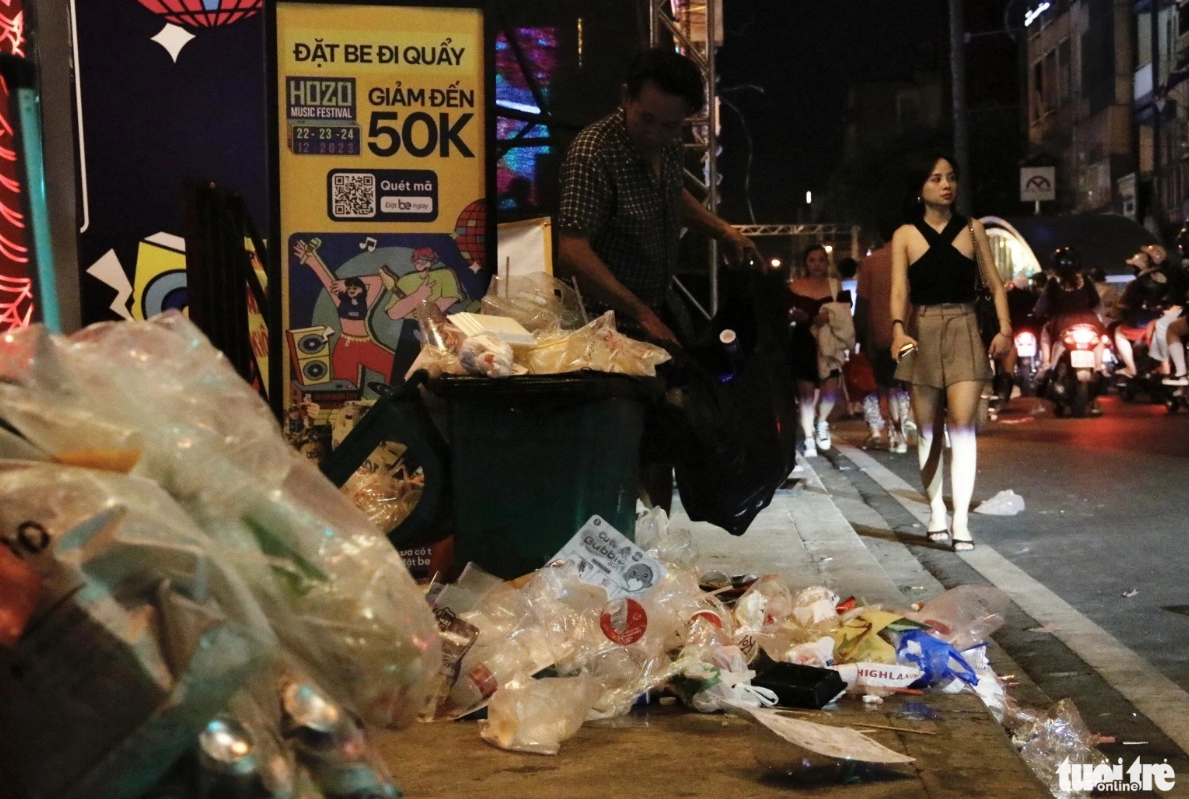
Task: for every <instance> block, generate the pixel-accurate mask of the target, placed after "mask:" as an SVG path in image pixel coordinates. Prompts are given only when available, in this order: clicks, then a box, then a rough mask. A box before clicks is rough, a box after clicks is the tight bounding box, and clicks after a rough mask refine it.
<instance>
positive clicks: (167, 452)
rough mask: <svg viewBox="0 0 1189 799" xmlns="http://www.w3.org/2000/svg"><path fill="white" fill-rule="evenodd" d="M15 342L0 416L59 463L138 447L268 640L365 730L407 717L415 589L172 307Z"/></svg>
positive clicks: (141, 463) (426, 675) (384, 544)
mask: <svg viewBox="0 0 1189 799" xmlns="http://www.w3.org/2000/svg"><path fill="white" fill-rule="evenodd" d="M10 338H11V340H6V342H5V345H4V347H3V348H0V377H3V379H2V380H0V418H3V419H4V420H5V421H6V422H7V423H8V424H9V425H11V426H12V427H13V428H15V429H17V430H18V431H19V432H20V433H21V434H22V435H24V436H25V437H26V438H27V439H28V440H29V441H30V442H31V443H33V444H34V445H36V446H38V447H39V448H41V449H43V450H44V451H46V452H48V453H50V454H52V455H54V456H55V457H56V458H58V459H63V458H69V457H72V456H77V455H79V453H84V454H85V453H95V452H98V451H108V452H110V451H121V452H139V453H140V455H139V458H138V459H137V460H136V462H135V468H134V469H133V471H132V474H133V475H134V476H136V477H139V478H147V479H148V480H149V481H152V482H154V483H157V484H158V485H159V486H160V487H161V488H162V489H164V490H165V491H166V492H167V493H168V494H169V495H171V496H172V497H173V498H174V500H175V501H176V502H177V503H178V505H179V506H180V507H181V508H183V509H184V511H185V513H186V514H187V515H188V516H189V518H190V519H191V520H192V521H193V522H195V523H196V524H197V526H198V527H199V528H200V529H201V530H202V531H203V532H204V533H205V534H206V535H207V536H209V538H210V540H211V541H212V542H213V543H214V544H216V545H217V546H218V547H220V548H222V549H224V550H226V551H227V552H228V553H230V554H229V555H228V560H229V562H233V563H235V564H236V568H237V570H239V571H241V572H242V573H243V577H244V579H245V581H246V583H247V585H248V586H249V588H250V590H251V591H252V594H253V595H254V596H255V599H256V600H257V601H258V602H259V603H260V604H261V607H262V608H264V610H265V612H266V614H267V615H268V617H269V621H270V623H271V624H272V627H273V630H274V632H275V633H276V634H277V635H278V637H279V638H281V640H282V641H283V643H284V644H285V645H286V646H288V647H289V648H290V649H291V650H292V651H293V652H294V653H296V654H299V655H300V656H301V657H302V658H303V663H304V665H305V666H306V667H307V668H308V669H309V670H311V671H312V672H313V673H314V675H315V676H316V677H317V679H318V680H319V682H320V683H322V684H323V685H325V686H327V689H328V690H330V691H331V692H332V693H333V694H334V695H335V696H336V698H338V699H339V700H340V701H342V702H344V703H346V704H347V705H349V706H350V707H351V708H352V709H353V710H354V711H355V712H357V713H359V714H360V715H361V716H362V717H363V718H365V719H366V720H367V721H369V722H372V723H377V724H384V725H399V724H402V723H405V722H408V721H411V720H412V718H413V717H414V715H415V713H416V711H417V709H418V708H419V707H420V706H421V705H422V704H423V702H424V697H425V693H426V691H427V690H428V688H429V680H430V678H431V677H432V675H433V673H434V671H435V670H436V661H437V657H438V649H437V639H436V630H435V627H434V623H433V619H432V617H431V616H430V614H429V612H428V609H427V608H426V606H425V602H424V600H423V598H422V596H421V594H420V592H419V590H418V589H417V586H416V585H415V584H414V582H413V580H412V578H411V577H410V576H409V574H408V571H407V570H406V569H405V567H404V564H403V562H402V561H401V559H400V557H399V555H398V553H397V552H396V551H395V550H393V548H392V546H391V545H390V544H389V543H388V541H387V539H386V538H385V537H384V536H383V535H382V534H381V533H379V532H378V531H377V530H376V529H375V528H374V527H373V526H372V525H371V524H370V523H369V521H368V520H367V518H366V517H364V516H363V515H362V514H361V513H360V512H359V511H358V510H357V509H356V508H355V507H354V506H353V505H352V504H351V502H350V501H349V500H348V499H346V498H345V497H344V496H343V495H342V494H340V493H339V492H338V491H337V490H336V489H335V487H334V486H333V485H332V484H331V483H330V482H329V481H327V480H326V478H325V477H323V476H322V475H321V474H320V473H319V472H318V471H317V470H316V469H315V468H314V467H313V466H312V465H311V464H310V463H309V462H308V461H306V460H305V459H304V458H301V457H300V456H298V455H297V454H296V453H295V452H294V451H293V450H292V448H291V447H290V446H289V445H288V443H287V442H286V441H285V440H284V438H283V437H282V435H281V433H280V429H279V427H278V425H277V422H276V420H275V418H274V417H273V416H272V413H271V411H270V410H269V408H268V406H267V405H266V404H265V403H264V402H263V400H261V398H260V397H259V395H258V394H257V393H256V392H255V391H254V390H253V389H252V387H251V386H249V385H248V384H247V383H245V382H244V381H243V380H241V379H240V378H239V376H238V375H236V374H235V372H234V371H233V370H232V369H231V368H230V366H229V365H228V364H227V362H226V360H225V359H224V357H223V356H222V354H220V353H219V352H218V351H217V350H215V349H214V348H213V347H212V346H211V345H210V343H209V342H208V341H207V340H206V339H205V338H204V337H203V335H202V334H201V332H200V331H199V330H198V329H197V328H196V327H194V326H193V325H192V324H191V323H190V322H189V321H188V320H186V319H185V317H184V316H182V315H181V314H179V313H176V312H170V313H166V314H162V315H161V316H158V317H156V318H154V319H153V320H152V321H149V322H121V323H111V324H100V325H94V326H92V327H89V328H86V329H85V330H83V331H80V332H79V333H77V334H75V335H74V336H72V337H70V338H61V337H52V336H47V335H46V334H45V332H44V331H43V330H42V329H40V328H31V329H28V330H24V331H18V332H15V333H13V334H11V337H10ZM83 460H85V459H83ZM93 460H94V459H93ZM262 560H266V562H267V567H261V568H254V567H251V565H252V564H256V563H260V562H261V561H262ZM250 567H251V568H250ZM429 664H433V665H432V666H430V665H429Z"/></svg>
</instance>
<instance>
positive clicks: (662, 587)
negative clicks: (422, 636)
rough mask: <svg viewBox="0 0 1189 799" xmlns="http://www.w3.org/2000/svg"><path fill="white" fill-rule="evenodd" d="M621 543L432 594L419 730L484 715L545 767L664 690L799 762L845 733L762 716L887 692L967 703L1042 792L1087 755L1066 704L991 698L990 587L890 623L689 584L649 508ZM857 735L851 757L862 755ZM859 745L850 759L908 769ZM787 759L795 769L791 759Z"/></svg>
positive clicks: (575, 543)
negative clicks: (977, 704)
mask: <svg viewBox="0 0 1189 799" xmlns="http://www.w3.org/2000/svg"><path fill="white" fill-rule="evenodd" d="M636 540H637V541H638V542H639V545H637V544H635V543H633V542H631V541H629V540H628V539H627V538H625V537H624V536H622V535H620V534H619V533H618V532H617V531H615V530H614V529H612V528H610V526H609V525H607V524H606V522H604V521H603V520H601V519H599V518H598V517H595V518H594V519H592V520H591V521H590V522H588V524H587V525H586V526H584V527H583V528H582V530H580V531H579V533H578V534H577V535H576V536H575V537H574V539H573V540H572V541H571V542H570V543H569V544H568V545H567V546H566V547H565V548H563V549H562V551H561V552H559V553H558V555H557V557H556V558H555V559H554V561H553V562H552V563H551V564H550V565H548V566H546V567H545V568H543V569H541V570H539V571H537V572H535V573H533V574H531V575H528V576H526V577H525V578H522V579H521V580H518V581H513V582H504V581H502V580H499V579H498V578H496V577H493V576H491V575H489V574H486V573H485V572H483V571H482V570H480V569H478V568H477V567H476V566H475V565H474V564H471V565H469V566H468V567H467V568H466V570H465V571H464V572H463V573H462V575H461V577H460V578H459V579H458V580H457V581H456V582H455V583H453V584H450V585H447V586H444V587H442V588H441V589H440V590H439V591H436V592H432V595H431V597H430V601H431V603H432V604H433V607H434V613H435V616H436V618H437V620H438V623H439V627H440V631H441V637H442V640H443V646H444V652H445V654H444V658H443V669H442V673H441V674H440V675H439V680H438V689H437V692H436V701H434V702H433V703H431V706H430V708H429V709H428V710H427V711H426V713H425V715H424V716H423V720H424V721H450V720H455V719H459V718H463V717H468V716H471V717H478V716H481V715H482V713H479V711H482V710H483V709H484V708H485V709H486V721H484V722H483V726H482V730H481V736H482V738H483V739H484V740H485V741H487V742H488V743H490V744H493V745H495V746H498V747H500V748H503V749H508V750H512V751H519V752H533V753H539V754H556V753H558V751H559V750H560V746H561V744H562V742H564V741H565V740H566V739H567V738H569V737H571V736H572V735H574V734H575V733H576V732H577V730H578V729H579V728H580V727H581V726H582V724H583V723H584V722H587V721H595V720H600V719H606V718H610V717H614V716H620V715H624V714H626V713H628V712H629V711H630V710H631V709H632V707H633V706H634V705H635V704H637V702H638V701H641V700H642V699H643V698H644V697H647V696H648V695H650V694H652V695H658V694H668V695H673V696H676V697H677V698H678V700H679V701H680V702H681V703H682V704H684V705H685V706H687V707H688V708H690V709H691V710H694V711H697V712H701V713H712V712H718V711H725V712H729V713H733V714H736V715H743V716H745V717H748V718H750V719H752V720H753V721H755V722H756V723H757V725H758V726H761V727H764V728H766V729H767V730H768V731H769V732H770V733H773V734H775V735H776V736H777V737H778V738H780V739H781V740H783V741H784V742H785V744H795V745H796V746H795V747H794V751H802V749H803V748H804V746H805V743H804V742H805V741H806V740H814V739H815V738H820V739H821V740H829V741H833V744H831V745H836V744H838V741H839V738H838V736H839V735H840V734H842V732H843V730H844V729H845V728H838V727H829V725H827V727H828V729H829V730H830V732H829V733H828V734H826V735H817V734H816V733H817V732H820V730H818V731H816V732H815V730H814V729H812V728H815V727H820V726H821V725H815V724H813V723H812V722H810V721H806V720H804V719H801V720H797V721H794V720H792V719H789V718H787V717H785V716H782V715H779V714H778V713H777V712H776V711H773V710H766V708H771V707H798V708H809V709H821V708H827V709H828V708H829V707H831V706H832V705H833V703H835V702H837V701H838V700H840V699H841V698H842V696H843V695H844V694H845V695H850V696H852V697H854V698H856V699H859V700H861V701H863V702H864V703H867V704H879V703H882V702H883V698H884V697H886V696H889V695H891V694H894V693H910V694H916V693H920V692H922V691H930V692H946V693H956V692H971V693H975V694H977V695H978V696H979V697H980V698H981V699H982V701H983V702H984V703H986V705H987V706H988V707H989V708H990V710H991V711H992V713H993V714H994V715H995V716H996V718H997V719H998V720H999V721H1000V722H1001V723H1003V724H1005V725H1006V726H1007V727H1008V729H1009V730H1010V731H1011V732H1012V733H1013V736H1014V740H1015V742H1016V744H1017V746H1018V748H1019V749H1020V751H1021V754H1022V755H1023V756H1024V758H1025V760H1026V761H1027V762H1028V763H1029V765H1030V766H1031V767H1032V768H1033V769H1034V770H1035V771H1036V773H1037V774H1038V775H1039V776H1041V778H1042V779H1043V780H1044V781H1045V782H1050V781H1053V780H1055V775H1056V774H1057V771H1056V769H1055V768H1051V767H1050V766H1052V765H1053V764H1054V763H1057V764H1059V763H1060V762H1061V760H1062V759H1064V758H1065V757H1069V758H1070V759H1071V761H1077V762H1095V759H1096V758H1101V755H1098V754H1097V753H1096V752H1095V751H1094V749H1093V747H1094V745H1095V743H1096V739H1095V738H1094V737H1093V736H1092V735H1090V733H1089V732H1088V731H1087V730H1086V729H1085V727H1084V725H1083V724H1082V723H1081V721H1080V719H1079V718H1078V716H1077V710H1076V708H1074V707H1073V705H1072V703H1070V702H1068V701H1064V702H1062V703H1060V704H1059V705H1058V706H1057V707H1056V708H1054V709H1053V710H1052V711H1051V712H1050V713H1049V714H1045V713H1040V712H1037V711H1033V710H1027V709H1024V708H1021V707H1019V706H1018V705H1016V703H1015V702H1013V701H1012V700H1011V699H1010V698H1009V696H1008V695H1007V692H1006V690H1005V685H1004V681H1003V680H1001V679H1000V678H999V677H998V676H997V675H996V674H995V672H994V670H993V669H992V667H991V665H990V663H989V661H988V659H987V653H986V649H987V641H988V639H989V637H990V635H991V633H993V632H994V631H995V630H996V629H998V628H999V627H1000V626H1001V625H1002V624H1003V622H1004V613H1005V611H1006V608H1007V606H1008V599H1007V597H1006V596H1004V595H1003V594H1002V593H1000V592H999V591H998V590H996V589H994V588H990V587H984V586H960V587H958V588H955V589H952V590H950V591H946V592H945V593H943V594H941V595H939V596H937V597H935V598H933V599H931V600H929V601H927V602H925V603H923V604H920V605H916V606H913V607H912V608H909V609H903V610H902V609H893V608H887V607H883V606H880V605H861V604H859V603H858V602H857V601H856V600H855V599H854V598H853V597H852V598H848V599H846V600H845V601H843V600H841V599H840V597H838V596H837V595H836V594H834V593H833V592H831V591H830V590H829V589H828V588H826V587H824V586H810V587H807V588H803V589H801V590H794V589H793V588H791V587H790V586H788V585H787V584H786V583H785V582H784V581H783V580H782V579H781V578H780V577H779V576H778V575H763V576H759V577H757V576H755V575H741V576H738V577H729V576H727V575H725V574H722V573H712V572H707V573H701V574H700V573H699V572H698V570H697V565H698V564H697V553H696V551H695V549H694V546H693V543H692V540H691V538H690V535H689V533H688V532H687V531H684V530H681V529H677V528H671V527H670V526H669V525H668V523H667V519H666V517H665V514H664V512H663V511H660V510H653V511H649V512H647V513H645V514H643V515H641V516H640V518H639V520H638V524H637V529H636ZM806 725H808V727H807V726H806ZM851 732H854V731H853V730H852V731H851ZM856 735H858V740H857V741H853V742H852V743H854V744H856V745H859V744H862V743H868V744H871V743H873V742H871V741H870V740H868V739H865V738H864V737H863V736H862V735H861V734H858V733H856ZM769 737H771V736H769ZM874 746H875V747H876V748H874V749H872V748H871V747H867V748H865V749H864V748H862V747H860V750H852V754H851V755H849V757H851V758H852V759H855V758H858V759H862V757H868V758H869V760H870V761H871V762H877V763H884V764H887V763H900V762H907V761H908V760H911V758H905V757H904V756H902V755H899V754H898V753H895V752H893V751H892V750H888V749H886V748H883V747H880V746H879V745H878V744H874ZM772 751H773V749H772V748H771V747H770V746H758V745H757V749H756V756H757V758H758V759H759V760H760V762H761V763H762V764H765V763H766V764H768V765H770V766H771V767H772V768H773V769H776V770H779V768H780V766H779V765H778V761H780V758H776V759H775V760H773V758H772V757H771V756H770V755H771V752H772ZM810 751H812V752H816V753H817V754H818V755H820V756H821V757H824V758H825V759H826V760H829V759H830V756H829V755H828V754H823V752H826V751H827V750H824V749H821V748H817V749H811V750H810ZM854 751H859V752H860V754H859V755H856V754H854ZM862 752H866V753H867V754H866V755H862ZM803 754H804V752H803ZM1054 758H1055V760H1054ZM810 759H812V758H810ZM794 761H795V762H794V763H793V767H795V768H798V769H800V768H802V767H803V766H804V762H808V761H806V760H805V758H800V759H799V760H798V759H795V758H794ZM780 762H783V761H780ZM798 764H800V765H798ZM1053 787H1054V789H1055V788H1056V786H1055V785H1054V786H1053Z"/></svg>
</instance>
